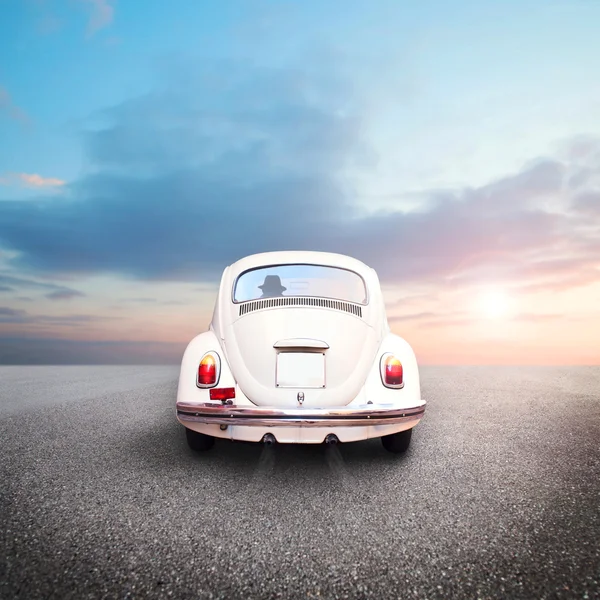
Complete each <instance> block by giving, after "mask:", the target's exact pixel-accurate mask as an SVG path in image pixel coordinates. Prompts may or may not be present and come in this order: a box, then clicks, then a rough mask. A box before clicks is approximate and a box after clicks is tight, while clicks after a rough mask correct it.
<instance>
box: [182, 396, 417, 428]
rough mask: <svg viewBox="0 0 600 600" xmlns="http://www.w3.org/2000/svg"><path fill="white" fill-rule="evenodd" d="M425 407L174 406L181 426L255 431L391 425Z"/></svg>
mask: <svg viewBox="0 0 600 600" xmlns="http://www.w3.org/2000/svg"><path fill="white" fill-rule="evenodd" d="M424 412H425V404H421V405H420V406H415V407H412V408H386V407H375V408H357V407H355V408H332V409H328V408H290V409H287V408H286V409H274V408H261V407H258V406H235V405H226V404H217V403H211V404H209V403H203V404H193V403H189V402H178V403H177V418H178V419H179V420H180V421H183V422H186V421H188V422H190V423H205V424H210V425H251V426H255V427H353V426H356V427H365V426H368V425H394V424H396V423H405V422H407V421H417V420H419V419H421V418H422V417H423V414H424Z"/></svg>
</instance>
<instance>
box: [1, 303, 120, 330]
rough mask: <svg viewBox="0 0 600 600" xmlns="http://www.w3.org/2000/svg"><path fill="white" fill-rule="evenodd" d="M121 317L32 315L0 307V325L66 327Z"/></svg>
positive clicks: (24, 311)
mask: <svg viewBox="0 0 600 600" xmlns="http://www.w3.org/2000/svg"><path fill="white" fill-rule="evenodd" d="M120 318H122V317H102V316H96V315H33V314H30V313H29V312H27V311H26V310H22V309H14V308H8V307H5V306H4V307H2V306H0V323H19V324H23V325H25V324H35V325H40V324H52V325H61V326H67V327H73V326H75V327H76V326H79V325H82V324H89V323H94V322H104V321H107V320H113V319H120Z"/></svg>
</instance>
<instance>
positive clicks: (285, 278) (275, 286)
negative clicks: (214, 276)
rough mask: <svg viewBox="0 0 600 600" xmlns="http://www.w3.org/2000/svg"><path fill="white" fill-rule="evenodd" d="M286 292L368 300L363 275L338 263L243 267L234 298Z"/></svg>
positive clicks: (286, 294) (357, 300)
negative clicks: (331, 264) (246, 268)
mask: <svg viewBox="0 0 600 600" xmlns="http://www.w3.org/2000/svg"><path fill="white" fill-rule="evenodd" d="M287 296H315V297H319V298H332V299H334V300H345V301H347V302H355V303H356V304H367V289H366V286H365V282H364V280H363V278H362V277H361V276H360V275H358V273H355V272H354V271H348V270H346V269H339V268H337V267H325V266H322V265H273V266H270V267H262V268H260V269H252V270H251V271H245V272H244V273H242V274H241V275H240V276H239V277H238V278H237V280H236V282H235V284H234V290H233V301H234V302H246V301H247V300H258V299H259V298H278V297H287Z"/></svg>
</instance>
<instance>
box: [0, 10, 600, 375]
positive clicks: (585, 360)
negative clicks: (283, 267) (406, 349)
mask: <svg viewBox="0 0 600 600" xmlns="http://www.w3.org/2000/svg"><path fill="white" fill-rule="evenodd" d="M76 4H77V3H75V4H73V3H70V2H67V1H66V0H55V1H54V2H44V3H22V4H19V3H13V4H12V5H10V6H9V5H8V4H5V5H3V6H2V7H1V8H0V49H1V51H2V53H3V56H10V57H14V60H11V61H8V62H7V64H6V65H5V67H4V69H3V70H2V71H1V72H0V139H1V140H2V143H1V144H0V364H3V363H4V364H20V363H26V364H35V363H46V364H47V363H55V364H59V363H98V362H100V363H103V362H113V363H127V362H133V363H173V364H176V363H178V362H179V361H180V359H181V355H182V353H183V350H184V349H185V346H186V344H187V343H188V341H189V340H190V339H191V338H192V337H193V336H194V335H196V334H197V333H200V332H201V331H204V330H206V328H207V327H208V324H209V322H210V319H211V316H212V310H213V305H214V301H215V299H216V294H217V289H218V285H219V281H220V276H221V273H222V271H223V269H224V267H225V266H227V265H228V264H231V263H232V262H234V261H235V260H237V259H239V258H241V257H243V256H245V255H248V254H253V253H257V252H264V251H271V250H322V251H328V252H340V253H342V254H347V255H350V256H353V257H355V258H358V259H360V260H363V261H364V262H365V263H367V264H368V265H369V266H371V267H373V268H374V269H375V270H376V271H377V273H378V275H379V278H380V280H381V283H382V287H383V290H384V297H385V301H386V308H387V313H388V319H389V323H390V327H391V328H392V331H394V333H397V334H399V335H401V336H403V337H405V338H406V339H407V340H408V341H409V343H410V344H411V346H412V347H413V348H414V349H415V352H416V353H417V357H418V359H419V362H420V364H424V365H427V364H429V365H438V364H439V365H443V364H536V365H573V364H589V365H591V364H600V341H599V340H600V87H599V86H598V85H597V83H596V80H595V78H594V74H595V70H596V62H597V61H596V58H595V57H596V56H598V55H600V39H599V38H598V36H597V31H596V29H597V28H596V26H595V24H596V23H598V22H600V4H598V3H590V2H584V1H583V0H581V1H578V0H574V1H573V2H572V3H567V4H565V3H564V2H559V1H558V0H557V1H552V0H551V1H549V2H548V1H547V2H542V1H541V0H539V1H537V0H536V1H534V2H529V3H526V5H523V4H522V3H517V2H507V3H504V4H503V5H502V6H496V5H494V6H483V5H481V4H480V3H475V2H434V3H433V4H431V5H429V4H428V5H427V7H425V6H424V5H423V6H421V5H413V4H410V3H401V2H398V3H390V2H386V1H382V2H374V3H372V4H370V5H369V8H368V9H367V8H366V6H365V4H364V3H362V2H358V1H354V0H351V1H349V2H344V3H340V2H336V1H333V2H325V3H317V2H314V1H312V0H311V1H308V2H303V3H293V2H290V3H277V2H274V3H265V2H262V1H254V0H252V1H250V2H238V1H237V0H234V1H233V2H231V3H223V4H221V3H214V4H212V5H211V6H210V7H206V6H204V5H202V6H201V5H200V3H194V2H191V1H189V0H177V1H176V2H175V5H173V4H169V5H168V6H167V5H166V4H164V5H163V4H160V3H159V4H156V5H154V6H153V7H152V8H151V9H150V8H148V7H146V5H141V4H140V3H137V2H131V3H113V2H109V1H107V2H106V3H104V4H105V5H106V7H108V8H110V10H108V9H107V10H106V11H103V12H102V15H101V16H102V18H100V17H99V14H98V13H97V12H94V11H92V7H91V5H90V6H87V5H86V3H80V5H78V6H77V5H76ZM142 12H143V18H140V15H141V14H142ZM367 15H368V18H367V19H366V18H365V17H366V16H367ZM49 22H52V23H54V25H55V26H54V27H53V28H51V30H50V28H48V27H47V24H48V23H49ZM44 24H46V25H44ZM557 40H558V41H557Z"/></svg>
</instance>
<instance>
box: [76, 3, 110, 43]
mask: <svg viewBox="0 0 600 600" xmlns="http://www.w3.org/2000/svg"><path fill="white" fill-rule="evenodd" d="M82 1H83V2H85V3H86V4H88V5H89V6H90V7H91V15H90V19H89V21H88V28H87V35H88V37H91V36H92V35H94V34H95V33H96V32H97V31H99V30H100V29H103V28H104V27H107V26H108V25H110V24H111V23H112V21H113V19H114V15H115V9H114V8H113V6H112V4H113V2H112V1H111V0H82Z"/></svg>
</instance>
